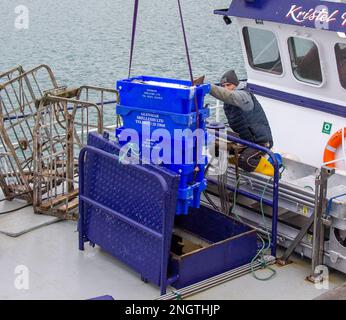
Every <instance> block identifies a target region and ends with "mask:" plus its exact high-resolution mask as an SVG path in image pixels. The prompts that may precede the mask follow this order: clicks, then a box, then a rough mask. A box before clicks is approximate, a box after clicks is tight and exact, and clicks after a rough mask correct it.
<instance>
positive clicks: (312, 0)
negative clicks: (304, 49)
mask: <svg viewBox="0 0 346 320" xmlns="http://www.w3.org/2000/svg"><path fill="white" fill-rule="evenodd" d="M293 6H295V7H293ZM320 6H326V7H327V8H328V12H329V15H333V16H332V17H331V19H333V20H331V21H330V22H329V23H328V24H320V23H315V21H316V20H313V19H312V18H311V19H309V18H308V16H307V15H308V14H309V11H310V10H315V9H316V8H317V7H320ZM292 8H294V10H296V9H298V10H297V11H295V12H293V14H292V12H291V10H292ZM299 12H301V15H299V16H298V13H299ZM214 13H215V14H219V15H224V16H233V17H239V18H247V19H255V20H260V21H271V22H278V23H282V24H290V25H294V26H298V27H308V28H313V29H318V28H320V29H323V30H328V31H334V32H346V23H344V20H346V3H342V2H341V3H340V2H330V1H321V0H253V1H250V0H232V3H231V4H230V6H229V9H224V10H215V11H214ZM305 14H306V15H305ZM311 14H312V13H311ZM310 16H311V15H310ZM316 16H317V15H316ZM311 17H312V16H311Z"/></svg>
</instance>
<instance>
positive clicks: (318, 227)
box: [308, 167, 335, 282]
mask: <svg viewBox="0 0 346 320" xmlns="http://www.w3.org/2000/svg"><path fill="white" fill-rule="evenodd" d="M333 174H335V169H332V168H329V167H322V168H321V169H320V170H318V172H317V175H316V180H315V184H316V190H315V212H314V234H313V243H312V275H311V276H310V277H308V280H310V281H311V282H320V281H321V273H320V272H317V267H318V266H321V265H323V262H324V261H323V255H324V213H325V211H326V209H327V190H328V179H329V178H330V177H331V176H332V175H333Z"/></svg>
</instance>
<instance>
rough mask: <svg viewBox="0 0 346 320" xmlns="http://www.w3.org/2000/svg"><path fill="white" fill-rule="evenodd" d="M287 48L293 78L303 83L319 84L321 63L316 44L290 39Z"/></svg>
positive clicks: (309, 41) (301, 39)
mask: <svg viewBox="0 0 346 320" xmlns="http://www.w3.org/2000/svg"><path fill="white" fill-rule="evenodd" d="M288 47H289V51H290V56H291V64H292V70H293V74H294V76H295V77H296V78H297V79H298V80H300V81H303V82H307V83H311V84H315V85H319V84H321V83H322V69H321V61H320V56H319V52H318V48H317V46H316V44H315V43H314V42H313V41H311V40H308V39H303V38H296V37H291V38H289V39H288Z"/></svg>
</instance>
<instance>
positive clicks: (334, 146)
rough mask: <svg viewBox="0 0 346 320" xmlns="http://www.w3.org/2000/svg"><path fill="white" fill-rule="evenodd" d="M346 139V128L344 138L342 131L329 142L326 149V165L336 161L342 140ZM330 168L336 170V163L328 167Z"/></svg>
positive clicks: (335, 134)
mask: <svg viewBox="0 0 346 320" xmlns="http://www.w3.org/2000/svg"><path fill="white" fill-rule="evenodd" d="M344 138H346V128H345V129H344V136H342V129H340V130H339V131H338V132H336V133H334V135H333V136H332V137H331V138H330V140H329V141H328V144H327V146H326V148H325V149H324V157H323V161H324V163H328V162H331V161H334V160H335V154H336V151H337V150H338V148H339V147H340V146H341V145H342V139H344ZM327 166H328V167H330V168H335V167H336V164H335V163H330V164H328V165H327Z"/></svg>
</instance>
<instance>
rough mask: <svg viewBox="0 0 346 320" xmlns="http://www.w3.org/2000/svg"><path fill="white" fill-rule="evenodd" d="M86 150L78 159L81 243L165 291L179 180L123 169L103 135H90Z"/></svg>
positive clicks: (133, 168)
mask: <svg viewBox="0 0 346 320" xmlns="http://www.w3.org/2000/svg"><path fill="white" fill-rule="evenodd" d="M88 145H89V146H88V147H87V148H86V149H84V150H83V151H82V154H81V159H80V162H81V165H80V169H81V173H80V174H81V179H80V180H81V181H80V200H81V205H80V225H79V230H80V234H81V238H80V240H81V243H84V242H85V241H91V242H92V243H95V244H97V245H99V246H101V247H102V248H103V249H105V250H106V251H107V252H109V253H110V254H112V255H113V256H115V257H117V258H118V259H120V260H121V261H123V262H124V263H126V264H127V265H128V266H130V267H131V268H133V269H134V270H136V271H138V272H139V273H140V274H141V276H142V277H143V278H145V279H147V280H148V281H150V282H152V283H154V284H157V285H160V284H161V287H165V285H166V284H165V283H164V281H166V280H167V276H166V272H167V264H168V256H169V248H170V242H171V236H172V229H173V223H174V217H175V207H176V199H177V192H178V184H179V176H178V175H176V174H174V173H171V172H169V171H166V170H164V169H159V168H156V167H153V166H148V165H147V166H143V165H123V164H121V163H119V160H118V158H117V156H116V154H117V153H118V150H119V147H118V146H117V145H115V144H114V143H113V142H110V141H108V140H107V139H104V138H102V137H101V136H99V135H96V134H90V136H89V143H88ZM82 248H83V245H82V244H81V249H82ZM162 275H165V277H163V276H162ZM162 279H165V280H164V281H163V280H162Z"/></svg>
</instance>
